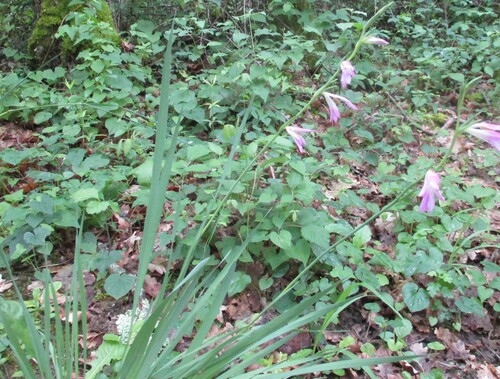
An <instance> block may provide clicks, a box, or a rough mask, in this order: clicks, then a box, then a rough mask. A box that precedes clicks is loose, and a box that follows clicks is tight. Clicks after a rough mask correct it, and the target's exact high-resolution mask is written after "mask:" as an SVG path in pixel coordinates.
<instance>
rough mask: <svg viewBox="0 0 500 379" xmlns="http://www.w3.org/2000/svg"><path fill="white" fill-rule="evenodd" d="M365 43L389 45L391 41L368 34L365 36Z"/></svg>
mask: <svg viewBox="0 0 500 379" xmlns="http://www.w3.org/2000/svg"><path fill="white" fill-rule="evenodd" d="M363 43H367V44H368V45H388V44H389V42H387V41H386V40H385V39H382V38H378V37H375V36H367V37H365V38H363Z"/></svg>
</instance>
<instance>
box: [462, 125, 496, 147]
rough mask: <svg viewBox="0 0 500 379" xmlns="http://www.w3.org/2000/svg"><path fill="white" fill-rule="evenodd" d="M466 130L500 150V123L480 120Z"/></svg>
mask: <svg viewBox="0 0 500 379" xmlns="http://www.w3.org/2000/svg"><path fill="white" fill-rule="evenodd" d="M465 131H466V132H467V133H469V134H472V135H473V136H474V137H477V138H481V139H482V140H484V141H486V142H488V143H489V144H490V145H491V146H493V147H494V148H495V149H497V150H498V151H500V125H498V124H492V123H489V122H478V123H477V124H474V125H471V126H470V127H469V128H467V129H465Z"/></svg>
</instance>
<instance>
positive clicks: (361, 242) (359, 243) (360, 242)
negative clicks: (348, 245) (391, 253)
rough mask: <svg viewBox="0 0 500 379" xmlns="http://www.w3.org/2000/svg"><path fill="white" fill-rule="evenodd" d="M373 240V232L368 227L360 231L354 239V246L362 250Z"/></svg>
mask: <svg viewBox="0 0 500 379" xmlns="http://www.w3.org/2000/svg"><path fill="white" fill-rule="evenodd" d="M371 239H372V231H371V229H370V227H369V226H368V225H365V226H363V227H362V228H361V229H359V230H358V231H357V232H356V233H355V234H354V237H352V244H353V245H354V247H356V248H358V249H360V248H362V247H363V246H365V245H366V244H367V243H368V242H369V241H370V240H371Z"/></svg>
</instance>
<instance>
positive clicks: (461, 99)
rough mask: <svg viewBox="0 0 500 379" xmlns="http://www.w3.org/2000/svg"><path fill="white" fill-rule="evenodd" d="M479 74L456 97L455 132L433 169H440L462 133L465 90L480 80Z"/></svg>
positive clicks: (467, 90)
mask: <svg viewBox="0 0 500 379" xmlns="http://www.w3.org/2000/svg"><path fill="white" fill-rule="evenodd" d="M481 78H482V77H481V76H478V77H477V78H474V79H472V80H471V81H470V82H469V83H467V84H466V85H465V86H463V87H462V90H461V91H460V96H459V97H458V103H457V119H456V121H455V132H454V133H453V137H452V139H451V142H450V147H449V148H448V150H447V151H446V153H445V155H444V157H443V158H442V159H441V162H439V164H438V165H437V166H436V168H435V171H436V172H438V171H439V170H441V169H442V168H443V167H444V165H445V164H446V162H448V158H449V157H450V155H451V153H452V152H453V147H454V146H455V144H456V142H457V139H458V137H459V136H460V135H461V134H462V133H463V129H464V128H461V127H460V125H461V124H462V120H461V118H462V110H463V108H464V102H465V96H466V95H467V92H469V90H470V89H471V88H472V87H473V86H474V85H475V84H476V83H477V82H479V81H480V80H481Z"/></svg>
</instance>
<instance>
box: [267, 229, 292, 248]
mask: <svg viewBox="0 0 500 379" xmlns="http://www.w3.org/2000/svg"><path fill="white" fill-rule="evenodd" d="M269 238H270V239H271V242H272V243H274V244H275V245H276V246H278V247H280V248H281V249H283V250H288V249H291V248H292V235H291V234H290V232H289V231H288V230H281V231H280V232H279V234H278V233H276V232H272V233H271V234H270V235H269Z"/></svg>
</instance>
